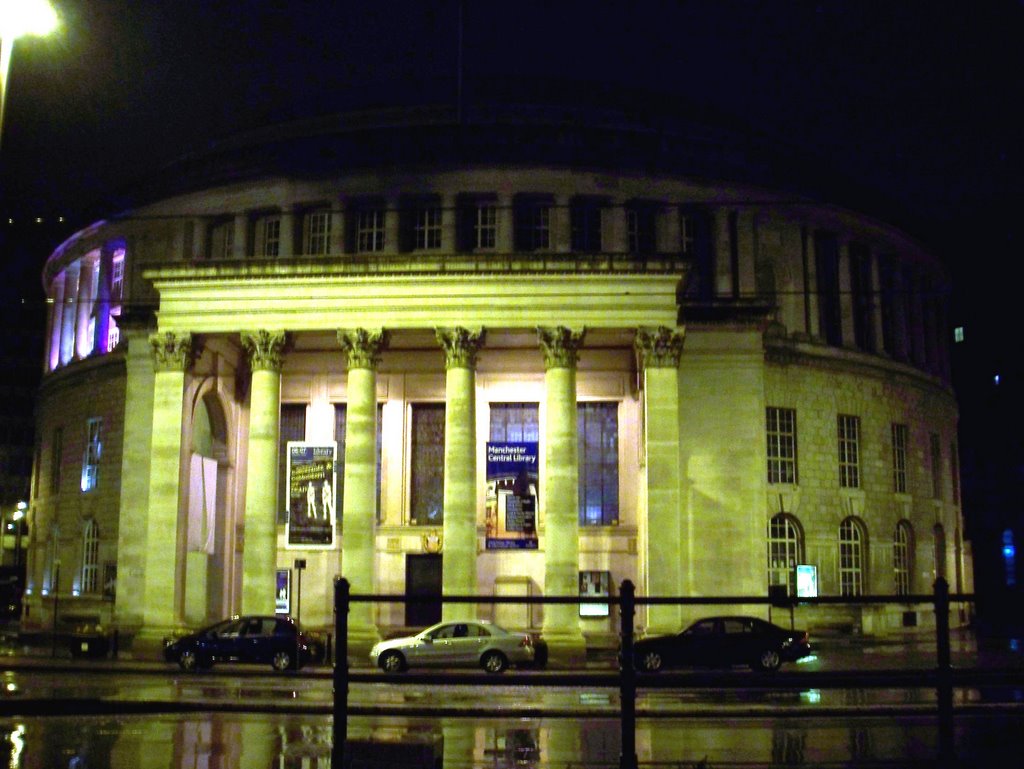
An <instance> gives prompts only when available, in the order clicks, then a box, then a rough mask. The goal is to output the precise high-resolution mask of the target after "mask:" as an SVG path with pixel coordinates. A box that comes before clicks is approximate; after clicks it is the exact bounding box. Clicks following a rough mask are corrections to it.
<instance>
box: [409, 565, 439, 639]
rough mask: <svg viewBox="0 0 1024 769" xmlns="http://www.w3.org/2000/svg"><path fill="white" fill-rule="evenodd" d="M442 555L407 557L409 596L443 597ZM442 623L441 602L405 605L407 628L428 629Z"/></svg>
mask: <svg viewBox="0 0 1024 769" xmlns="http://www.w3.org/2000/svg"><path fill="white" fill-rule="evenodd" d="M441 558H442V556H441V555H440V554H435V553H427V554H423V555H411V554H410V555H407V556H405V594H406V595H408V596H414V595H415V596H423V595H429V596H435V595H436V596H440V595H441ZM440 621H441V602H440V601H423V602H420V601H417V602H416V603H412V602H410V603H407V604H406V605H405V624H406V626H407V627H426V626H427V625H433V624H434V623H435V622H440Z"/></svg>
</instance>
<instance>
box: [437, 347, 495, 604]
mask: <svg viewBox="0 0 1024 769" xmlns="http://www.w3.org/2000/svg"><path fill="white" fill-rule="evenodd" d="M437 341H438V343H440V345H441V347H442V348H444V357H445V369H446V375H445V416H444V433H445V434H444V562H443V564H444V565H443V572H442V577H441V586H442V592H443V593H444V594H445V595H469V594H473V593H476V498H477V477H476V356H477V352H478V351H479V349H480V346H481V345H482V344H483V341H484V332H483V331H482V330H481V329H475V330H468V329H465V328H451V329H438V330H437ZM475 611H476V607H475V606H473V605H469V604H444V605H443V606H442V609H441V617H442V619H445V620H451V619H455V618H457V617H466V616H471V615H474V614H475Z"/></svg>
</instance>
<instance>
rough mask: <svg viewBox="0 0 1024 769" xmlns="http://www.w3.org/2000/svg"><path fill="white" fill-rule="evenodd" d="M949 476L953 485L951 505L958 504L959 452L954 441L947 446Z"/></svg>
mask: <svg viewBox="0 0 1024 769" xmlns="http://www.w3.org/2000/svg"><path fill="white" fill-rule="evenodd" d="M949 476H950V478H949V479H950V481H952V483H953V504H954V505H959V504H960V452H959V451H958V450H957V447H956V441H953V442H952V443H950V444H949Z"/></svg>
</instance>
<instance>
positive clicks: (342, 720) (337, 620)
mask: <svg viewBox="0 0 1024 769" xmlns="http://www.w3.org/2000/svg"><path fill="white" fill-rule="evenodd" d="M348 596H349V584H348V580H347V579H345V578H344V577H335V579H334V654H335V657H334V676H333V682H334V708H333V716H334V723H333V729H332V731H333V737H334V741H333V744H332V745H331V766H333V767H336V768H337V769H341V768H342V767H343V766H344V765H345V742H346V740H347V739H348V606H349V600H348Z"/></svg>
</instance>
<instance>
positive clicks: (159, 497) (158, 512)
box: [118, 332, 192, 643]
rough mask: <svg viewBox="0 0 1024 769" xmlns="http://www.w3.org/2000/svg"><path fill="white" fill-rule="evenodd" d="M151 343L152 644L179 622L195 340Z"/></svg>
mask: <svg viewBox="0 0 1024 769" xmlns="http://www.w3.org/2000/svg"><path fill="white" fill-rule="evenodd" d="M149 340H150V346H151V348H152V350H153V356H154V359H155V369H156V373H155V376H154V383H153V413H152V417H153V418H152V442H151V444H150V455H149V456H150V460H149V504H148V509H149V513H148V515H147V516H146V546H145V547H146V550H145V556H144V557H145V564H146V565H145V574H144V581H145V588H144V591H143V601H142V619H143V629H142V635H143V636H144V638H145V640H146V641H148V642H150V643H151V642H153V641H155V640H157V639H159V638H161V637H163V635H164V634H166V633H167V632H168V631H169V630H170V629H171V628H172V627H173V626H174V624H175V622H176V620H177V616H176V615H177V611H176V608H177V605H178V602H177V597H176V594H175V582H176V579H175V577H176V572H177V555H178V512H179V511H178V507H179V493H180V486H181V479H180V475H181V472H180V471H181V409H182V399H183V394H184V387H185V371H186V370H187V369H188V367H189V366H190V365H191V363H192V336H191V334H174V333H171V332H164V333H160V334H153V335H152V336H150V338H149ZM118 592H120V591H118Z"/></svg>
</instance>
